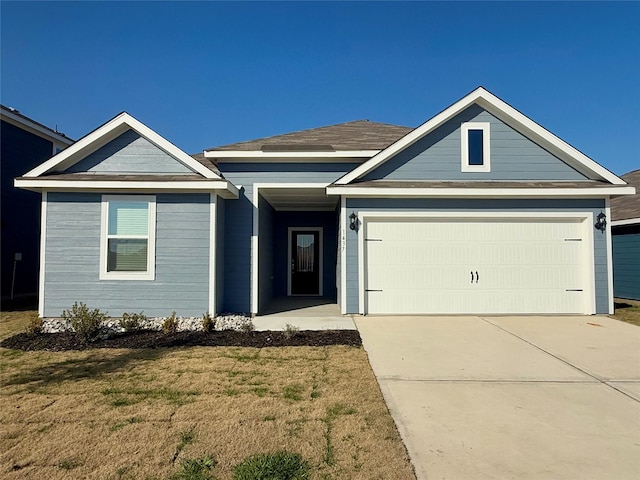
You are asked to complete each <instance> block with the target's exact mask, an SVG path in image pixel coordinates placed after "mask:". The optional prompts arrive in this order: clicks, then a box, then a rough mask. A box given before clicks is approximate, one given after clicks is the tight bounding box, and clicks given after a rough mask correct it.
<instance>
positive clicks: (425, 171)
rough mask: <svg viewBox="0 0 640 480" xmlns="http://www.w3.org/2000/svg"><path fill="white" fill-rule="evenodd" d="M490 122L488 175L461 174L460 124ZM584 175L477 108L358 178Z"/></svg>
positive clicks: (552, 177) (557, 177)
mask: <svg viewBox="0 0 640 480" xmlns="http://www.w3.org/2000/svg"><path fill="white" fill-rule="evenodd" d="M470 121H473V122H489V123H490V124H491V127H490V130H491V132H490V134H491V172H461V166H460V158H461V147H460V124H461V123H463V122H470ZM585 178H586V177H585V176H584V175H582V174H581V173H579V172H578V171H576V170H574V169H573V168H572V167H570V166H569V165H567V164H566V163H564V162H563V161H562V160H560V159H558V158H557V157H555V156H553V155H552V154H551V153H549V152H548V151H546V150H545V149H543V148H542V147H540V146H539V145H537V144H536V143H534V142H532V141H531V140H529V139H528V138H526V137H525V136H523V135H522V134H520V133H518V132H517V131H515V130H514V129H513V128H511V127H510V126H508V125H507V124H505V123H503V122H502V121H500V120H499V119H497V118H496V117H494V116H493V115H491V114H490V113H488V112H487V111H485V110H483V109H482V108H481V107H479V106H477V105H472V106H471V107H469V108H467V109H466V110H464V111H463V112H461V113H459V114H458V115H456V116H455V117H453V118H452V119H451V120H449V121H448V122H446V123H445V124H443V125H442V126H440V127H439V128H437V129H436V130H434V131H433V132H431V133H430V134H428V135H427V136H425V137H424V138H422V139H421V140H419V141H418V142H416V143H415V144H413V145H411V146H410V147H408V148H406V149H405V150H403V151H402V152H400V153H398V154H397V155H396V156H395V157H393V158H391V159H389V160H387V161H386V162H385V163H383V164H382V165H381V166H380V167H378V168H377V169H375V170H374V171H372V172H370V173H369V174H368V175H366V176H364V177H363V178H362V180H382V179H384V180H584V179H585Z"/></svg>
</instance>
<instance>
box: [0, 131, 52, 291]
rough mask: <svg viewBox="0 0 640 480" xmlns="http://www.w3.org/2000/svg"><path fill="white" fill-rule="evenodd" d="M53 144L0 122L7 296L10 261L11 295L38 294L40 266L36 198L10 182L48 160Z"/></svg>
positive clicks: (0, 263)
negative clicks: (13, 278) (18, 257)
mask: <svg viewBox="0 0 640 480" xmlns="http://www.w3.org/2000/svg"><path fill="white" fill-rule="evenodd" d="M52 149H53V143H52V142H50V141H48V140H45V139H44V138H42V137H40V136H38V135H34V134H32V133H30V132H27V131H25V130H23V129H21V128H20V127H17V126H15V125H13V124H11V123H9V122H5V121H4V120H3V121H1V122H0V159H1V160H0V192H2V214H1V215H2V242H0V249H1V251H0V267H1V272H2V273H1V276H0V287H1V288H2V296H3V297H8V296H9V295H10V293H11V280H12V276H13V259H14V255H15V254H16V253H21V254H22V260H21V261H19V262H17V263H16V270H15V286H14V294H15V295H24V294H35V293H36V292H37V291H38V265H39V263H40V256H39V250H40V199H41V196H40V194H38V193H36V192H29V191H26V190H22V189H19V188H15V187H14V186H13V179H14V178H15V177H21V176H22V175H24V174H25V173H26V172H28V171H29V170H31V169H32V168H35V167H37V166H38V165H39V164H41V163H42V162H44V161H45V160H47V159H49V158H50V157H51V153H52Z"/></svg>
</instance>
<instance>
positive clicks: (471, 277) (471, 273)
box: [471, 271, 473, 283]
mask: <svg viewBox="0 0 640 480" xmlns="http://www.w3.org/2000/svg"><path fill="white" fill-rule="evenodd" d="M471 283H473V271H471Z"/></svg>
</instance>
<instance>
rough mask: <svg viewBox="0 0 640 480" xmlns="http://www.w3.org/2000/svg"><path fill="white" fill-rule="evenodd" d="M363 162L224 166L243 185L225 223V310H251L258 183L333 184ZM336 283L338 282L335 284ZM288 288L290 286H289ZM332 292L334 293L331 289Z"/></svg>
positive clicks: (226, 173) (228, 176)
mask: <svg viewBox="0 0 640 480" xmlns="http://www.w3.org/2000/svg"><path fill="white" fill-rule="evenodd" d="M358 165H359V163H314V162H308V163H303V164H297V163H286V162H282V163H222V164H220V165H218V167H219V168H220V170H221V172H222V174H223V175H224V177H225V178H226V179H227V180H229V181H230V182H232V183H233V184H235V185H238V186H242V187H243V188H242V190H241V192H240V197H239V198H238V200H233V201H230V202H227V204H226V221H225V235H226V239H225V245H226V246H225V287H224V304H223V308H224V309H225V310H226V311H230V312H249V311H250V310H251V235H252V232H253V205H252V203H251V199H252V197H253V184H254V183H329V182H333V181H335V180H337V179H338V178H340V177H342V176H343V175H344V174H346V173H347V172H349V171H351V170H353V169H354V168H356V167H357V166H358ZM334 283H335V281H334ZM285 288H286V283H285ZM327 291H330V290H327Z"/></svg>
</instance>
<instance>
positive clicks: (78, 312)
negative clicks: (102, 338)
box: [62, 302, 109, 342]
mask: <svg viewBox="0 0 640 480" xmlns="http://www.w3.org/2000/svg"><path fill="white" fill-rule="evenodd" d="M108 318H109V317H108V316H107V314H106V313H102V312H100V310H99V309H98V308H96V309H94V310H89V308H88V307H87V306H86V305H85V304H84V303H82V302H80V304H79V305H78V302H75V303H74V304H73V307H71V310H63V311H62V319H63V320H66V321H68V322H69V323H71V328H73V331H74V332H75V333H76V335H78V336H79V337H80V338H81V339H82V340H83V341H84V342H92V341H94V340H95V339H96V338H98V335H99V334H100V329H101V328H102V323H103V322H105V321H106V320H107V319H108Z"/></svg>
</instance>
